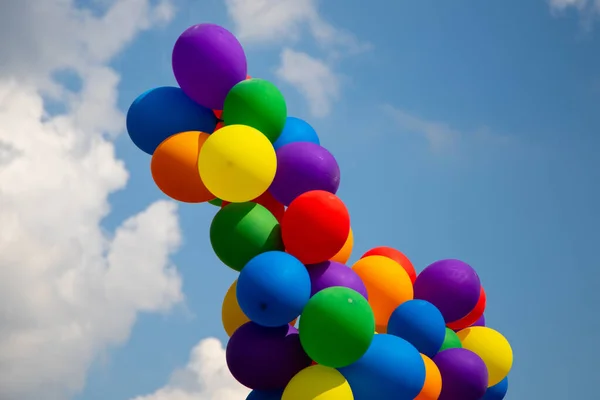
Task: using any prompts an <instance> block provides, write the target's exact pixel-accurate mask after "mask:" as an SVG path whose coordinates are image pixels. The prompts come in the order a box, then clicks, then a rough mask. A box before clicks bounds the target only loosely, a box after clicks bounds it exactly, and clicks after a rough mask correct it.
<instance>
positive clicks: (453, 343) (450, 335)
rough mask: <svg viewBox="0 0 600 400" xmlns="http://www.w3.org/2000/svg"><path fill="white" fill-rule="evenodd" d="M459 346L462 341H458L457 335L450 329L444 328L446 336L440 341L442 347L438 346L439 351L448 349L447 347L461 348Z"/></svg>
mask: <svg viewBox="0 0 600 400" xmlns="http://www.w3.org/2000/svg"><path fill="white" fill-rule="evenodd" d="M461 348H462V343H461V342H460V339H459V338H458V335H457V334H456V333H455V332H454V331H453V330H452V329H450V328H446V336H445V337H444V343H442V347H441V348H440V351H442V350H448V349H461Z"/></svg>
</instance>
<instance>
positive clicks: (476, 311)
mask: <svg viewBox="0 0 600 400" xmlns="http://www.w3.org/2000/svg"><path fill="white" fill-rule="evenodd" d="M486 303H487V297H486V295H485V290H483V286H482V287H481V291H480V294H479V300H478V301H477V304H476V305H475V308H473V309H472V310H471V312H470V313H468V314H467V315H465V316H464V317H462V318H461V319H459V320H458V321H454V322H448V324H447V325H448V328H450V329H452V330H454V331H459V330H461V329H464V328H468V327H469V326H472V325H473V324H474V323H476V322H477V321H479V319H480V318H481V317H482V316H483V312H484V311H485V306H486Z"/></svg>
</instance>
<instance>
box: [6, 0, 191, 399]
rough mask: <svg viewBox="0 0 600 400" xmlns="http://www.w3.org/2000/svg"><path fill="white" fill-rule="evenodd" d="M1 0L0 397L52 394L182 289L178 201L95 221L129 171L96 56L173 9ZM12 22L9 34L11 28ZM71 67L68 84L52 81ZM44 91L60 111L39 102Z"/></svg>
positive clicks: (119, 119)
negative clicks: (114, 225) (121, 218)
mask: <svg viewBox="0 0 600 400" xmlns="http://www.w3.org/2000/svg"><path fill="white" fill-rule="evenodd" d="M73 4H74V3H73V2H72V1H68V0H35V1H34V0H21V1H11V2H3V4H2V9H1V11H0V34H2V37H5V38H8V37H10V38H11V39H10V40H3V41H0V221H2V222H1V223H0V304H2V306H1V307H0V398H1V399H2V400H17V399H18V400H30V399H40V398H43V399H45V400H64V399H68V398H69V397H70V396H71V395H72V394H73V393H75V392H77V391H79V390H80V389H81V388H82V387H83V385H84V382H85V377H86V373H87V369H88V367H89V366H90V364H91V362H92V361H93V360H94V358H95V357H97V356H98V355H99V354H101V353H102V352H104V351H105V350H106V349H107V348H109V347H110V346H114V345H118V344H121V343H123V342H124V341H125V340H126V339H127V338H128V336H129V334H130V331H131V328H132V326H133V324H134V323H135V320H136V316H137V315H138V314H139V313H140V312H157V311H164V310H168V309H169V308H171V307H172V306H173V305H174V304H176V303H178V302H180V301H181V300H182V293H181V279H180V277H179V275H178V274H177V272H176V270H175V269H174V268H173V266H172V265H171V264H170V262H169V256H170V254H172V253H173V252H174V251H176V249H177V247H178V246H179V244H180V241H181V233H180V229H179V223H178V218H177V209H176V206H175V205H174V204H173V203H170V202H163V201H160V202H156V203H154V204H152V205H150V206H149V207H148V208H147V209H146V210H144V211H143V212H141V213H139V214H137V215H135V216H131V217H130V218H128V219H127V220H126V221H125V222H123V224H122V225H121V226H120V227H119V228H118V229H117V230H116V231H115V232H114V234H112V235H109V234H108V233H107V232H104V231H103V230H102V228H101V227H100V222H101V221H102V219H103V218H105V217H106V216H107V215H108V214H109V212H110V206H109V203H108V196H109V195H110V194H111V193H113V192H114V191H116V190H119V189H122V188H123V187H124V186H125V184H126V181H127V178H128V173H127V171H126V169H125V167H124V165H123V163H122V161H120V160H118V159H117V158H116V156H115V152H114V146H113V144H112V142H111V140H110V136H107V134H110V135H116V134H118V133H119V132H121V131H122V130H123V126H124V123H123V115H122V114H121V113H120V112H119V111H118V109H117V108H116V99H117V83H118V80H119V77H118V74H117V73H116V72H115V71H114V70H112V69H111V68H110V67H109V66H108V62H109V61H110V60H111V59H112V58H113V57H114V56H115V55H116V54H117V53H119V52H120V51H121V50H122V49H123V48H124V46H125V45H126V44H127V43H129V42H131V40H133V38H134V37H135V35H136V34H137V33H138V32H139V31H141V30H143V29H147V28H150V27H152V26H153V25H155V24H157V23H160V22H164V21H166V20H168V18H170V16H172V8H171V6H170V5H169V4H170V3H168V2H165V1H163V2H161V3H160V4H159V5H158V6H151V3H150V1H149V0H120V1H116V2H115V1H103V3H102V6H103V7H104V10H103V11H104V12H102V13H97V12H96V13H92V12H91V11H89V10H85V9H77V8H75V6H74V5H73ZM9 33H10V34H9ZM61 70H62V71H64V70H68V71H71V72H72V73H74V74H76V75H77V76H78V79H79V80H80V81H81V82H80V83H81V90H80V91H78V92H72V91H70V90H69V89H68V87H66V86H64V85H62V84H61V83H60V82H59V81H56V80H54V79H52V76H53V74H55V73H56V72H57V71H61ZM44 95H45V96H48V95H51V96H52V97H53V99H54V101H55V102H59V103H61V104H62V105H63V106H64V107H65V109H66V111H65V112H64V113H60V114H58V115H52V114H51V113H49V111H48V109H47V107H46V105H45V103H44V100H43V96H44Z"/></svg>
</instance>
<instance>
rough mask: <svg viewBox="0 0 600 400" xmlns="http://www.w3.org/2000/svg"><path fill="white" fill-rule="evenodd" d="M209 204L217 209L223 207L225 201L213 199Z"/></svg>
mask: <svg viewBox="0 0 600 400" xmlns="http://www.w3.org/2000/svg"><path fill="white" fill-rule="evenodd" d="M208 202H209V203H210V204H212V205H213V206H216V207H221V206H222V205H223V200H221V199H212V200H209V201H208Z"/></svg>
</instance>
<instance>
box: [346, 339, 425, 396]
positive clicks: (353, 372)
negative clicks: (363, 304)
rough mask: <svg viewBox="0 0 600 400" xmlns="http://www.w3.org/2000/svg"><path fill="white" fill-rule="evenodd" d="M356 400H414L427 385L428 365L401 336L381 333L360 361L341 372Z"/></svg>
mask: <svg viewBox="0 0 600 400" xmlns="http://www.w3.org/2000/svg"><path fill="white" fill-rule="evenodd" d="M339 371H340V372H341V373H342V375H344V377H345V378H346V380H347V381H348V383H349V384H350V388H351V389H352V393H353V394H354V400H374V399H395V400H412V399H414V398H415V397H417V395H418V394H419V393H420V392H421V389H422V388H423V384H424V383H425V363H424V361H423V358H422V357H421V354H420V353H419V352H418V350H417V349H416V348H415V347H414V346H413V345H411V344H410V343H408V342H407V341H406V340H404V339H401V338H399V337H398V336H393V335H387V334H379V335H375V336H374V337H373V341H372V342H371V346H370V347H369V350H367V352H366V353H365V355H363V356H362V357H361V358H360V359H359V360H358V361H357V362H355V363H354V364H351V365H349V366H347V367H344V368H340V370H339Z"/></svg>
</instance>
